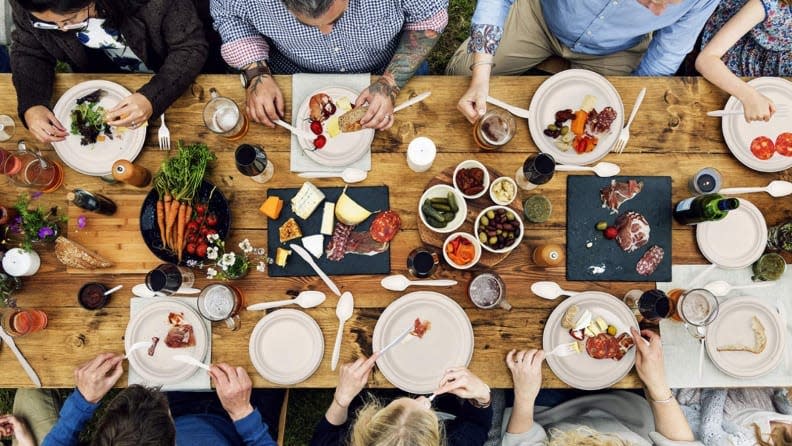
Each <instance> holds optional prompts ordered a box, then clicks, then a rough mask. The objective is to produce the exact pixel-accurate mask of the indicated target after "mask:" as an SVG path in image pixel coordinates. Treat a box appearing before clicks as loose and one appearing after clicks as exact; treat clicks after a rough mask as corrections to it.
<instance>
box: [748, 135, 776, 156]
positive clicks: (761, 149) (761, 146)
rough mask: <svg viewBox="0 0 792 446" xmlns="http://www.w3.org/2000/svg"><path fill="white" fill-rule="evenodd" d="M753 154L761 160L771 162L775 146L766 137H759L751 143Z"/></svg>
mask: <svg viewBox="0 0 792 446" xmlns="http://www.w3.org/2000/svg"><path fill="white" fill-rule="evenodd" d="M751 153H753V155H754V156H755V157H757V158H759V159H760V160H769V159H770V158H771V157H772V156H773V153H775V144H773V140H772V139H770V138H768V137H766V136H757V137H756V138H754V139H753V141H751Z"/></svg>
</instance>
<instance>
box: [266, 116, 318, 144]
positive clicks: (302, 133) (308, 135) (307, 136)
mask: <svg viewBox="0 0 792 446" xmlns="http://www.w3.org/2000/svg"><path fill="white" fill-rule="evenodd" d="M274 122H275V124H278V125H279V126H281V127H283V128H285V129H286V130H288V131H290V132H292V134H293V135H296V136H298V137H299V136H302V137H303V138H305V139H307V140H308V141H313V140H314V138H316V135H314V134H311V133H308V132H306V131H303V130H300V129H298V128H297V127H294V126H293V125H291V124H289V123H288V122H286V121H284V120H282V119H276V120H275V121H274Z"/></svg>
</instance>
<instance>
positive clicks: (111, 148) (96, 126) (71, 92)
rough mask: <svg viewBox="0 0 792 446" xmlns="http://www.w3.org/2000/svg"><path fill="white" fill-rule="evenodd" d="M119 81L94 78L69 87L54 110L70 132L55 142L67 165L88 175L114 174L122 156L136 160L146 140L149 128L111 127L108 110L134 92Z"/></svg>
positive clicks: (56, 148) (57, 150) (54, 145)
mask: <svg viewBox="0 0 792 446" xmlns="http://www.w3.org/2000/svg"><path fill="white" fill-rule="evenodd" d="M131 94H132V93H130V92H129V90H127V89H126V88H124V87H122V86H121V85H118V84H116V83H115V82H110V81H103V80H91V81H85V82H81V83H79V84H77V85H75V86H74V87H72V88H70V89H68V90H67V91H66V93H64V94H63V96H61V97H60V99H58V102H57V103H56V104H55V107H54V108H53V110H52V112H53V113H54V114H55V117H56V118H58V121H60V123H61V124H63V127H65V128H66V131H67V132H68V133H69V135H68V136H67V137H66V139H64V140H63V141H59V142H54V143H52V145H53V147H55V151H56V152H58V156H59V157H60V158H61V160H63V162H64V163H66V165H67V166H69V167H71V168H72V169H74V170H76V171H77V172H80V173H82V174H84V175H92V176H106V175H110V173H111V169H112V167H113V163H114V162H116V161H117V160H119V159H125V160H129V161H134V160H135V158H137V156H138V154H139V153H140V150H141V149H142V148H143V143H144V142H145V140H146V128H145V127H140V128H137V129H130V128H126V127H115V126H109V125H107V123H106V122H105V114H106V113H107V111H109V110H110V109H112V108H113V107H115V106H116V104H118V103H119V102H121V100H122V99H124V98H126V97H127V96H129V95H131Z"/></svg>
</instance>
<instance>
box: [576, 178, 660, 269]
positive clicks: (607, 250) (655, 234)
mask: <svg viewBox="0 0 792 446" xmlns="http://www.w3.org/2000/svg"><path fill="white" fill-rule="evenodd" d="M630 179H635V180H638V181H643V183H644V185H643V189H642V190H641V192H640V193H639V194H638V195H636V196H635V197H634V198H633V199H632V200H629V201H626V202H624V204H622V205H621V207H620V208H619V212H618V214H611V210H610V209H609V208H603V207H602V200H601V199H600V189H602V188H603V187H605V186H607V185H609V184H610V183H611V180H616V181H621V182H624V181H627V180H630ZM628 211H635V212H638V213H639V214H641V215H643V216H644V217H645V218H646V220H647V221H648V222H649V226H650V228H651V231H650V233H649V242H648V243H647V244H646V245H644V246H642V247H640V248H638V249H637V250H635V251H633V252H630V253H627V252H624V251H622V249H621V248H619V244H618V243H616V241H615V240H608V239H606V238H605V237H603V235H602V231H598V230H597V229H596V228H595V226H596V225H597V222H599V221H605V222H607V223H608V225H613V224H614V223H615V222H616V218H617V217H618V216H619V215H621V214H624V213H626V212H628ZM566 239H567V267H566V274H567V280H587V281H603V280H608V281H629V282H670V281H671V177H638V176H635V177H627V176H620V177H613V178H599V177H595V176H587V175H570V176H569V177H567V237H566ZM589 242H591V243H592V244H593V246H592V247H591V248H587V247H586V244H587V243H589ZM654 245H660V247H662V248H663V250H664V251H665V255H664V256H663V261H662V262H661V263H660V265H658V267H657V269H656V270H655V272H654V273H652V274H651V275H649V276H642V275H640V274H638V273H637V272H636V271H635V264H636V263H638V259H640V258H641V256H643V254H644V253H645V252H646V251H647V250H648V249H649V248H651V247H652V246H654ZM595 267H601V268H604V271H602V272H599V273H598V271H597V270H596V269H595Z"/></svg>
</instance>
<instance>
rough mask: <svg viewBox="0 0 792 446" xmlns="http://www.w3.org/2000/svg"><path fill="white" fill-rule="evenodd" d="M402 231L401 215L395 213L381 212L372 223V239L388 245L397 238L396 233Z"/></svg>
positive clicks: (370, 230)
mask: <svg viewBox="0 0 792 446" xmlns="http://www.w3.org/2000/svg"><path fill="white" fill-rule="evenodd" d="M399 229H401V218H399V214H397V213H396V212H393V211H385V212H380V214H379V215H377V217H376V218H375V219H374V221H372V222H371V228H370V229H369V232H370V233H371V238H373V239H374V240H376V241H378V242H380V243H388V242H389V241H391V240H393V237H396V233H397V232H399Z"/></svg>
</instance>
